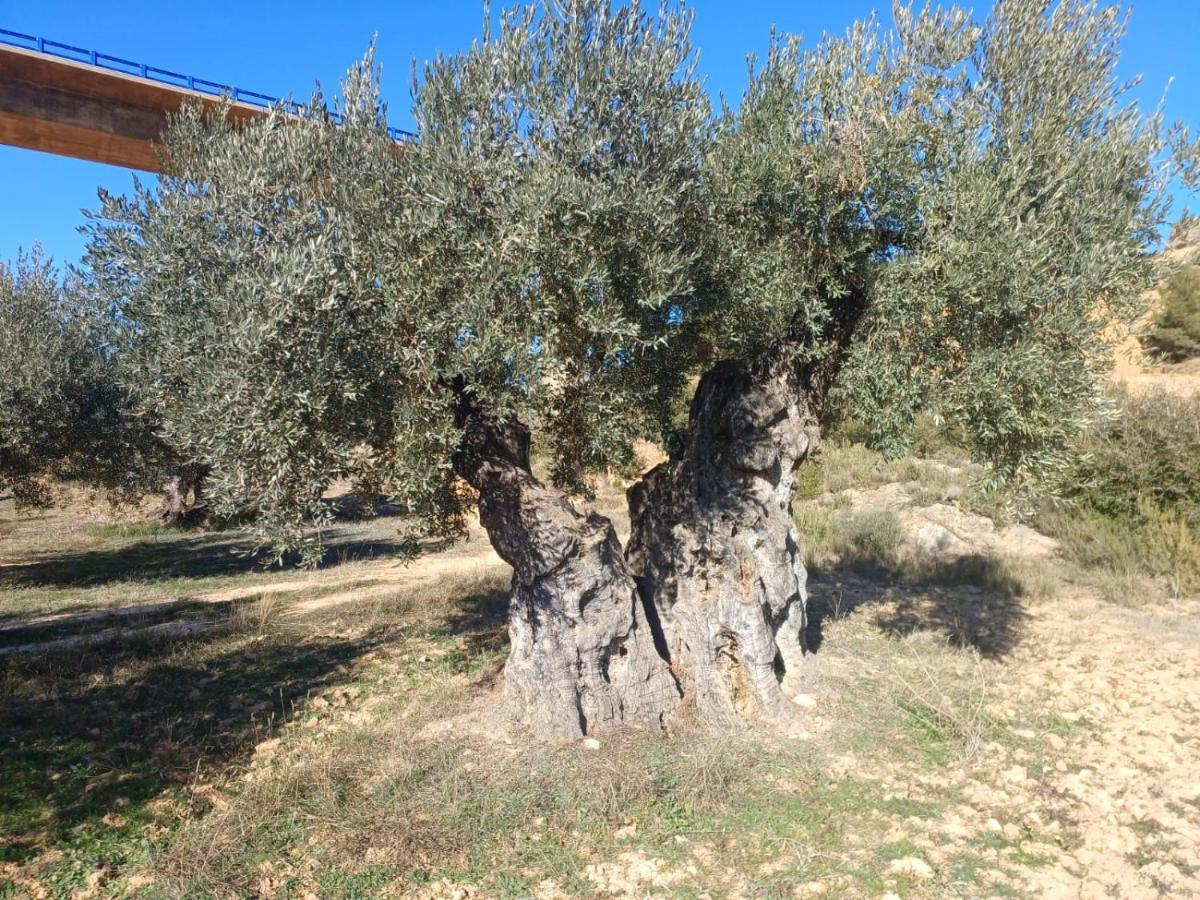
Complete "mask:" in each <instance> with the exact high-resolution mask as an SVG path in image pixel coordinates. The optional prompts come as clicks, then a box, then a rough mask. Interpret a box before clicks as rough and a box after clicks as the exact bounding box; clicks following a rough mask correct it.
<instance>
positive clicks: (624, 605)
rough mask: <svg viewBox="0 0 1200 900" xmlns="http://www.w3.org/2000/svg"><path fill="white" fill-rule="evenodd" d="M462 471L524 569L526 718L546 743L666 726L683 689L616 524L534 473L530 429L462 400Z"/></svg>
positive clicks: (518, 634)
mask: <svg viewBox="0 0 1200 900" xmlns="http://www.w3.org/2000/svg"><path fill="white" fill-rule="evenodd" d="M458 421H459V425H460V426H461V427H462V428H463V439H462V444H461V447H460V450H459V452H458V454H457V455H456V458H455V470H456V472H457V473H458V474H459V475H460V476H461V477H462V478H464V479H465V480H466V481H467V482H468V483H469V484H470V485H471V486H472V487H474V488H475V489H476V490H477V491H478V492H479V519H480V522H481V523H482V524H483V527H484V528H485V529H486V530H487V533H488V537H489V538H490V540H491V543H492V546H493V547H495V549H496V552H497V553H498V554H499V555H500V557H501V558H502V559H504V560H505V562H507V563H509V564H510V565H511V566H512V567H513V582H512V599H511V605H510V612H509V637H510V641H511V649H510V652H509V657H508V662H507V663H506V664H505V668H504V680H505V691H506V695H507V702H508V703H509V705H510V706H511V709H512V713H513V716H514V718H515V719H516V721H517V722H518V723H520V724H523V725H526V726H529V727H530V728H532V730H533V731H534V732H535V733H536V734H538V735H540V736H543V737H550V738H571V737H579V736H581V735H585V734H594V733H599V732H603V731H606V730H611V729H614V728H618V727H621V726H635V727H651V728H661V727H662V726H663V724H664V721H665V719H666V717H667V716H669V715H670V713H671V712H672V711H673V710H674V709H675V708H676V707H677V706H678V704H679V699H680V694H679V687H678V684H677V683H676V681H675V678H674V676H673V675H672V674H671V671H670V669H669V667H668V665H667V663H666V661H665V660H664V659H663V658H662V657H661V656H660V655H659V653H658V651H657V649H656V647H655V643H654V637H653V635H652V633H651V631H650V627H649V623H648V622H647V621H646V618H645V615H644V613H643V610H642V606H641V602H640V599H639V597H638V592H637V587H636V585H635V584H634V581H633V578H632V576H631V575H630V573H629V568H628V566H627V564H626V561H625V558H624V556H623V555H622V553H621V545H620V542H619V541H618V540H617V536H616V532H615V531H614V530H613V527H612V523H611V522H609V520H608V519H606V518H604V517H603V516H598V515H595V514H593V515H589V516H586V517H585V516H583V515H580V514H579V513H578V512H576V510H575V509H574V508H573V507H572V506H571V504H570V502H569V501H568V500H567V498H566V497H564V496H563V495H562V494H561V493H560V492H558V491H555V490H553V489H551V488H548V487H546V486H544V485H542V484H541V483H539V482H538V480H537V479H536V478H534V477H533V474H532V473H531V471H530V466H529V431H528V429H527V428H525V427H524V426H523V425H521V424H519V423H517V422H513V421H498V420H496V419H494V418H492V417H490V416H489V415H488V414H487V413H486V412H484V411H482V410H480V409H479V408H478V407H477V406H476V404H475V403H474V402H473V400H472V397H471V395H470V394H468V393H464V392H462V391H461V390H460V391H459V395H458Z"/></svg>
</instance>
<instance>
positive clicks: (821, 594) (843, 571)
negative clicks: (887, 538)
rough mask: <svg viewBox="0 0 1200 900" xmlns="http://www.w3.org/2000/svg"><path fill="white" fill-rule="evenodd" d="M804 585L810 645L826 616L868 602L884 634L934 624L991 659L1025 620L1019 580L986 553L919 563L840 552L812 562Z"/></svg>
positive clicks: (1016, 636)
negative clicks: (833, 558)
mask: <svg viewBox="0 0 1200 900" xmlns="http://www.w3.org/2000/svg"><path fill="white" fill-rule="evenodd" d="M809 592H810V601H809V604H808V632H807V640H808V645H809V647H810V648H811V649H813V650H814V651H815V650H819V649H820V646H821V642H822V639H823V629H824V623H825V622H827V621H829V620H831V619H838V618H841V617H843V616H846V615H849V614H850V613H851V612H853V611H854V610H856V609H858V608H860V607H863V606H867V605H878V606H879V607H880V608H879V609H878V611H877V612H876V614H875V616H874V622H875V625H876V626H877V627H878V628H880V629H881V630H882V631H884V632H886V633H888V634H892V635H896V636H904V635H908V634H912V633H913V632H917V631H935V632H939V633H941V634H943V635H945V637H946V639H947V640H948V641H949V642H950V643H951V644H952V645H953V646H956V647H964V648H965V647H970V648H973V649H975V650H977V651H978V652H979V653H980V654H981V655H983V656H984V657H986V658H989V659H1001V658H1003V657H1005V656H1007V655H1008V654H1009V653H1011V652H1012V651H1013V650H1014V649H1015V648H1016V646H1017V644H1018V643H1020V640H1021V637H1022V635H1023V634H1024V631H1025V628H1026V626H1027V624H1028V621H1029V613H1028V612H1027V611H1026V609H1025V604H1024V602H1023V600H1022V598H1021V595H1022V592H1023V591H1022V585H1021V584H1020V582H1019V581H1018V580H1016V579H1015V578H1013V576H1012V575H1011V574H1009V573H1008V572H1007V571H1006V570H1005V568H1004V566H1003V565H1002V564H1000V563H999V562H998V561H996V560H994V559H992V558H990V557H986V556H968V557H963V558H961V559H957V560H952V561H946V562H940V563H928V564H925V565H923V566H921V567H919V568H913V567H912V566H907V565H900V564H896V563H893V562H890V561H886V560H880V559H878V558H871V557H861V558H850V559H843V560H842V561H841V562H840V563H839V564H838V565H834V566H822V567H814V568H813V570H812V571H811V572H810V581H809Z"/></svg>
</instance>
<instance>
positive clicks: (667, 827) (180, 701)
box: [0, 485, 1021, 898]
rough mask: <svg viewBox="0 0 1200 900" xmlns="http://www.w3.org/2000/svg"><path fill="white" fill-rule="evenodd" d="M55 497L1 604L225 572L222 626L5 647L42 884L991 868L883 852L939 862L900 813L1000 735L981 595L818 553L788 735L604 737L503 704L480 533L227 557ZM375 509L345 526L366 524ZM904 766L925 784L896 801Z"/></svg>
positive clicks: (605, 879)
mask: <svg viewBox="0 0 1200 900" xmlns="http://www.w3.org/2000/svg"><path fill="white" fill-rule="evenodd" d="M616 491H617V486H616V485H613V486H612V493H616ZM611 500H612V498H611V496H609V497H607V498H606V496H605V495H604V494H601V495H600V497H599V502H600V503H605V502H611ZM835 512H836V511H835ZM56 516H57V517H56V518H55V519H53V520H52V521H53V523H54V529H53V530H52V531H48V532H47V535H48V536H47V537H46V538H45V542H44V543H39V540H38V537H37V533H36V528H34V529H30V528H29V526H30V524H31V523H24V524H21V525H19V526H18V528H17V529H16V530H17V532H18V534H17V537H18V541H17V542H15V543H14V544H13V545H9V546H12V547H16V548H17V550H16V551H15V552H13V554H12V555H11V556H10V557H8V558H9V560H11V562H10V563H9V565H10V566H13V567H15V568H8V569H5V570H3V572H0V577H4V578H7V579H8V581H7V582H6V591H7V592H8V593H7V594H6V595H5V597H6V599H9V598H11V599H12V600H13V605H12V609H13V610H14V611H13V612H12V615H13V616H16V617H18V618H19V617H21V616H26V615H27V614H28V613H27V612H26V611H45V610H61V609H63V608H64V607H71V606H75V607H78V608H80V609H90V608H95V607H96V606H97V605H99V606H105V605H109V604H111V603H113V602H115V600H116V599H117V596H118V595H119V591H120V590H121V586H127V587H128V589H129V596H131V597H136V598H137V599H139V600H155V601H163V600H166V599H171V598H174V599H176V600H178V599H179V597H181V596H189V595H190V596H196V595H198V594H199V593H201V592H203V591H210V592H216V591H219V592H222V593H220V596H221V597H223V598H226V599H223V600H221V601H220V602H221V603H224V604H226V605H225V606H223V607H221V609H222V610H223V612H224V614H225V616H226V622H225V627H223V628H222V629H220V630H217V631H214V632H212V633H206V634H202V635H195V636H191V637H188V638H186V639H172V640H154V641H145V640H142V641H138V640H133V641H123V642H120V643H117V644H115V645H113V646H110V647H108V648H106V649H105V650H104V651H103V652H100V651H98V650H96V651H91V650H89V651H84V652H73V653H65V654H53V655H48V656H46V657H44V658H36V657H22V658H21V659H20V660H10V661H7V662H0V666H4V668H3V669H2V670H0V695H2V697H0V699H2V701H3V702H0V733H4V734H6V735H9V736H10V738H11V739H10V742H9V743H8V744H0V785H3V787H0V841H2V842H3V846H4V849H3V851H0V879H4V878H8V879H9V880H11V881H12V882H13V883H14V884H25V885H28V886H31V887H29V893H31V894H36V890H46V891H48V892H49V894H50V895H51V896H68V895H70V894H71V892H72V891H76V890H84V889H88V888H89V886H90V887H91V888H92V889H94V890H95V891H96V892H97V894H98V895H99V894H108V895H113V896H145V897H177V896H187V897H244V896H258V897H281V898H282V897H303V896H309V895H315V896H320V897H371V896H418V897H422V896H429V897H433V896H463V897H468V896H469V897H503V896H508V897H530V896H539V895H540V896H546V897H552V896H597V895H625V896H651V895H672V896H680V897H688V896H699V895H702V894H705V893H707V894H710V895H737V894H741V895H743V896H788V895H792V894H793V893H794V892H797V891H808V890H811V891H815V890H817V889H818V888H820V889H823V890H825V891H826V893H827V894H828V895H830V896H845V897H878V896H880V895H882V894H883V893H885V892H887V891H894V892H897V893H900V894H902V895H904V896H912V897H922V896H924V897H938V896H945V895H946V894H947V893H948V892H959V893H962V892H963V891H966V893H968V894H970V893H971V890H972V887H973V886H978V885H975V882H973V881H972V880H971V878H973V877H974V876H970V875H969V874H967V875H965V874H963V873H964V872H970V871H974V869H973V868H972V867H980V866H982V865H983V859H984V856H983V854H984V850H983V849H977V848H974V847H973V846H966V847H965V848H963V849H962V850H961V851H956V852H957V853H958V855H956V856H955V857H954V864H953V865H951V864H950V863H949V862H947V863H946V864H945V865H944V866H939V867H938V868H937V871H936V872H935V874H934V876H933V877H932V878H931V879H929V880H924V879H921V878H918V877H916V876H914V875H911V874H905V873H904V872H897V871H895V870H894V869H893V865H892V864H893V862H894V861H895V860H896V859H897V858H901V857H908V856H912V855H928V854H929V851H928V850H927V849H925V845H924V844H919V845H911V846H910V842H908V838H907V837H905V838H902V839H899V838H897V837H896V835H897V833H898V830H899V831H900V833H903V834H905V835H907V834H909V833H912V834H917V833H918V832H919V833H922V834H924V833H925V832H927V831H928V830H929V829H932V828H935V827H936V824H937V822H938V821H939V820H940V817H941V816H942V814H943V813H944V812H945V811H947V810H950V809H952V808H955V806H956V804H960V803H961V800H962V796H961V791H962V790H963V784H962V782H961V780H956V779H957V777H956V779H951V778H946V777H945V773H946V772H947V771H948V770H951V769H952V770H954V771H956V772H959V773H963V775H962V777H967V776H968V775H969V774H970V773H973V772H977V771H979V770H980V768H981V767H982V766H984V765H985V763H987V762H988V761H989V760H991V757H989V756H988V754H989V753H994V752H995V748H996V747H997V746H1002V745H1003V744H1004V743H1005V742H1006V741H1007V740H1008V730H1009V728H1010V726H1009V724H1008V723H1007V722H1005V721H1004V720H1003V719H1002V718H1000V717H998V716H997V715H996V714H995V713H994V710H993V708H992V707H993V705H994V702H995V699H996V697H997V695H998V693H999V687H1000V670H999V668H998V666H999V663H996V662H994V661H992V659H991V658H985V657H994V656H997V655H1002V654H1003V653H1005V652H1007V651H1008V649H1009V648H1010V647H1011V644H1012V642H1013V641H1014V640H1015V630H1016V629H1019V627H1020V624H1021V619H1020V616H1019V615H1016V614H1014V612H1013V610H1012V609H1011V608H1009V607H1006V606H1004V605H1003V604H1002V603H1001V602H1000V600H1001V598H999V597H998V596H993V595H992V594H991V593H988V594H985V595H976V594H972V593H970V592H964V591H962V590H959V589H958V588H957V587H955V586H954V585H945V586H941V587H937V588H936V590H935V589H932V588H931V589H929V590H927V589H926V588H925V587H923V586H921V585H916V584H908V585H901V586H900V587H897V586H896V585H897V584H899V583H898V582H896V581H895V580H894V576H893V575H891V574H889V573H888V572H886V571H883V572H878V571H877V572H875V573H874V574H870V573H867V574H858V575H854V576H853V580H852V581H847V582H846V584H845V586H844V590H842V589H835V586H834V584H833V583H832V582H831V581H830V580H829V579H830V578H832V577H834V576H833V575H831V574H826V575H824V576H821V577H819V578H817V579H815V580H814V583H813V596H814V601H813V612H814V616H813V618H814V628H815V629H817V630H818V632H819V637H820V640H819V641H818V640H814V642H813V646H814V648H816V650H817V652H816V654H815V655H814V657H813V658H812V668H811V670H810V671H809V672H808V674H807V676H806V688H805V690H807V691H810V692H811V696H812V698H814V699H813V701H811V702H810V703H809V704H806V705H805V706H803V707H797V709H798V710H799V713H798V714H799V715H800V716H801V718H800V720H799V722H798V723H797V724H798V726H799V730H797V728H792V729H791V730H790V732H789V733H788V734H777V733H775V732H774V731H772V730H769V729H764V730H762V731H760V732H757V733H754V734H746V735H737V736H713V735H705V734H700V733H696V732H694V731H691V730H688V729H686V728H681V729H680V730H679V731H678V732H677V733H674V734H672V735H670V736H669V737H662V736H657V735H645V734H641V735H639V734H626V735H618V736H613V737H609V738H605V739H604V740H603V741H602V742H601V746H600V748H599V749H598V750H592V749H588V747H587V746H585V745H583V744H571V745H566V746H544V745H536V744H531V743H529V742H528V741H527V740H525V739H524V738H523V737H522V736H521V735H519V734H517V735H511V734H508V733H507V732H506V731H505V729H504V728H502V727H499V725H498V724H497V720H496V718H495V715H494V713H495V710H496V709H497V707H498V705H499V702H500V697H499V695H498V694H497V688H496V687H495V686H494V684H495V675H496V673H497V672H498V670H499V668H500V666H501V664H502V661H503V659H504V656H505V654H506V652H507V632H506V627H505V622H504V615H505V608H506V586H507V575H506V573H505V572H504V571H503V570H497V569H496V568H488V567H485V566H483V565H481V564H480V563H479V562H478V559H479V556H478V553H479V551H480V549H481V547H480V545H479V544H478V543H476V544H474V545H469V546H468V547H467V548H463V547H451V548H448V549H446V550H445V551H443V554H444V555H443V556H440V557H438V558H437V560H434V561H438V560H446V561H449V562H451V563H453V565H451V566H449V567H447V568H445V569H439V570H438V571H439V572H442V573H443V574H440V575H439V576H438V577H437V578H428V579H423V580H422V579H418V578H414V577H409V576H406V575H404V573H406V572H410V570H407V569H404V568H403V567H400V566H398V565H397V564H394V563H391V562H388V561H386V560H378V559H377V560H376V561H375V562H369V561H368V562H358V563H346V564H344V565H336V564H333V563H331V564H330V567H329V568H327V569H325V570H322V571H319V572H317V573H315V574H314V573H290V572H279V571H273V572H262V571H259V570H255V569H252V568H250V569H238V570H236V571H223V572H221V573H219V574H215V575H214V574H213V573H212V569H213V568H214V567H217V566H225V565H229V562H228V560H227V559H226V556H227V554H226V553H225V550H226V549H227V548H228V547H229V546H237V544H238V541H239V540H240V536H239V535H237V534H228V535H224V536H219V538H217V537H212V536H202V535H194V534H186V533H185V534H179V533H171V532H163V533H158V532H154V533H147V532H144V531H140V530H138V529H129V528H123V527H122V528H115V527H114V528H108V527H106V528H105V529H103V530H101V531H96V530H94V528H93V526H92V525H86V524H81V523H79V522H77V521H76V522H73V521H72V520H71V517H70V511H69V510H64V511H60V513H57V514H56ZM868 519H869V521H868ZM868 519H864V520H863V521H862V522H860V523H859V524H860V526H861V527H854V528H847V529H845V530H844V532H842V533H841V537H839V538H838V540H844V541H846V542H848V543H847V544H846V546H853V547H854V548H857V549H858V550H859V551H863V552H866V550H864V548H867V549H869V548H875V550H878V551H880V552H884V551H887V549H888V548H889V547H890V546H891V540H890V539H887V540H877V539H876V538H878V536H879V535H880V534H883V533H885V532H887V533H890V531H889V528H888V527H885V526H888V525H889V523H888V522H885V521H883V520H882V519H879V517H875V519H870V517H868ZM876 519H879V520H878V521H876ZM856 521H857V520H856ZM364 527H365V528H367V529H368V530H367V531H365V532H364V531H363V530H362V529H363V528H364ZM388 527H389V525H388V523H387V522H385V521H376V522H373V523H371V524H369V525H368V526H363V525H362V524H361V523H353V524H348V525H346V526H340V529H344V530H338V531H337V532H336V533H335V534H334V535H332V536H331V537H332V539H333V542H334V543H339V542H340V543H341V544H342V546H344V547H353V546H357V545H356V544H355V543H354V541H363V540H367V541H370V542H373V543H374V544H376V545H381V544H383V542H384V540H385V534H384V532H383V531H382V530H381V529H386V528H388ZM392 527H394V526H392ZM84 544H86V546H84ZM213 546H217V547H219V548H221V549H219V550H217V551H213V550H212V547H213ZM59 547H61V548H62V549H63V553H64V555H63V556H62V557H58V556H56V555H55V553H54V552H52V551H54V550H55V549H57V548H59ZM81 561H82V562H83V563H84V564H83V565H81ZM249 562H251V563H252V561H249ZM334 562H336V560H335V561H334ZM246 564H247V561H245V560H240V558H239V561H238V563H237V565H239V566H240V565H246ZM30 567H33V568H30ZM14 573H15V574H14ZM385 574H386V577H385ZM410 574H411V573H410ZM837 577H839V578H840V577H841V576H840V575H838V576H837ZM388 579H393V580H391V581H389V580H388ZM218 585H219V587H216V586H218ZM60 594H61V595H60ZM66 594H69V595H70V597H71V599H70V600H69V601H68V600H65V598H64V596H62V595H66ZM347 597H349V598H350V599H349V600H347ZM835 598H836V599H835ZM823 606H825V607H828V609H826V610H825V611H822V607H823ZM212 608H213V607H212V605H211V604H208V605H205V606H204V611H205V612H204V614H206V615H207V614H208V613H209V612H211V610H212ZM181 612H182V607H181V606H180V605H178V604H176V605H172V606H171V614H172V615H179V614H181ZM4 613H5V614H9V608H8V607H6V608H5V610H4ZM89 627H90V626H89ZM812 703H815V706H813V705H811V704H812ZM480 723H483V727H481V726H480ZM918 782H919V783H921V784H925V785H927V786H928V787H927V789H926V790H924V791H923V793H922V795H921V797H920V799H919V800H916V799H912V798H910V797H907V796H905V797H900V788H899V787H898V786H899V785H902V784H906V783H918ZM914 820H917V821H918V823H919V824H917V825H914V824H913V822H914ZM922 840H924V838H922ZM929 858H930V859H933V858H934V857H933V856H932V855H930V856H929ZM989 865H990V866H991V868H992V869H996V868H997V867H999V868H1000V869H1003V866H1002V865H1001V864H999V863H990V864H989ZM964 879H965V880H964ZM35 888H36V890H35ZM456 892H457V893H456ZM555 892H557V893H555ZM16 895H17V896H20V893H19V892H18V893H17V894H16ZM0 896H4V893H3V889H0Z"/></svg>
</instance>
